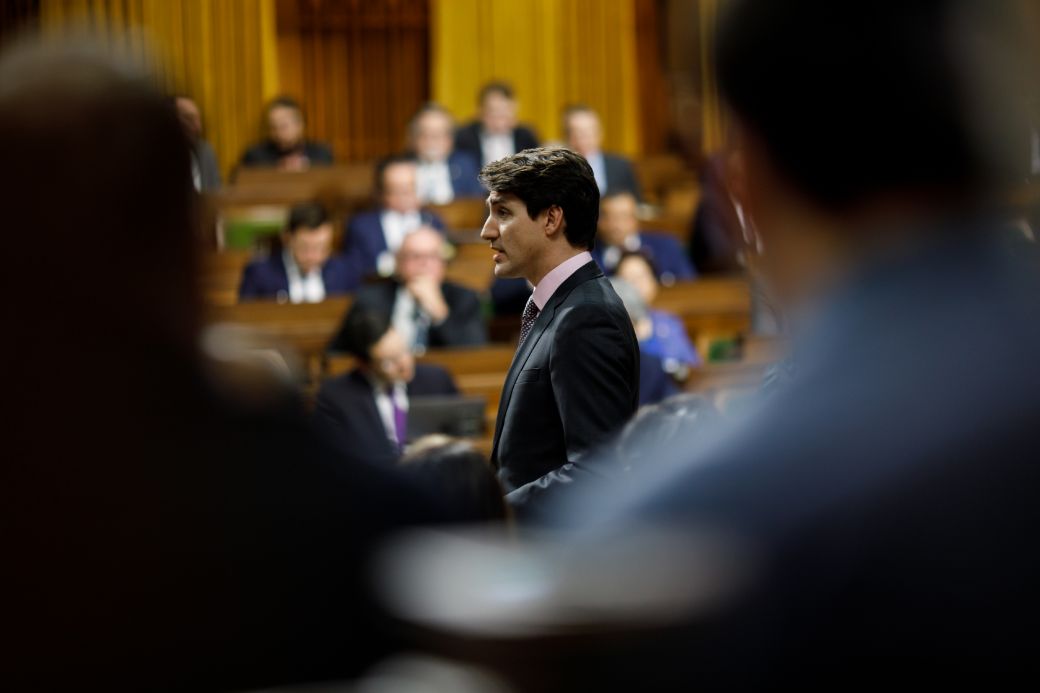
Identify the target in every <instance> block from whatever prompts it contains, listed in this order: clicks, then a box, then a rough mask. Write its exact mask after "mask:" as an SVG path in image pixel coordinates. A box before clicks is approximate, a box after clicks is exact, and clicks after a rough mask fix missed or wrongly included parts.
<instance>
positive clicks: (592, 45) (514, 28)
mask: <svg viewBox="0 0 1040 693" xmlns="http://www.w3.org/2000/svg"><path fill="white" fill-rule="evenodd" d="M633 2H634V0H495V1H494V2H488V1H487V0H431V5H430V16H431V21H430V28H431V43H430V47H431V56H430V57H431V78H432V79H431V83H432V84H431V89H432V94H433V98H434V99H435V100H436V101H438V102H440V103H441V104H443V105H444V106H446V107H447V108H448V109H450V110H451V111H452V112H454V113H455V114H456V115H457V116H458V117H459V118H460V120H468V119H469V118H470V117H472V116H474V115H475V113H476V94H477V91H478V90H479V89H480V86H481V84H483V83H484V82H487V81H488V80H491V79H503V80H506V81H508V82H510V83H511V84H512V85H513V87H514V88H515V89H516V92H517V96H518V98H519V103H520V118H521V120H523V121H525V122H527V123H530V124H532V125H534V126H535V128H537V130H538V133H539V135H540V136H541V138H542V139H543V140H556V139H560V138H561V137H562V132H561V131H560V112H561V110H562V109H563V108H564V107H565V106H566V105H567V104H569V103H573V102H578V101H580V102H583V103H587V104H589V105H590V106H592V107H593V108H595V109H596V110H597V111H599V112H600V115H601V116H602V119H603V123H604V128H605V140H604V147H605V148H607V149H610V150H613V151H619V152H622V153H625V154H629V155H637V154H639V153H640V149H641V142H640V129H639V91H638V84H637V79H636V74H637V70H636V33H635V32H636V29H635V7H634V4H633Z"/></svg>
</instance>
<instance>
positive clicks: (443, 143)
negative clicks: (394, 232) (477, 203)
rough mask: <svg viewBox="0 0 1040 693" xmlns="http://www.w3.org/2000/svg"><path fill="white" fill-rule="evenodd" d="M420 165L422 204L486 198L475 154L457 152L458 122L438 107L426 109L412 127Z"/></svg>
mask: <svg viewBox="0 0 1040 693" xmlns="http://www.w3.org/2000/svg"><path fill="white" fill-rule="evenodd" d="M408 132H409V136H410V138H411V142H412V151H413V153H414V154H415V160H416V163H417V164H418V169H417V170H416V177H417V179H418V187H419V202H420V203H421V204H435V205H443V204H447V203H449V202H451V201H452V200H454V199H455V198H457V197H482V196H483V195H484V189H483V188H481V187H480V181H478V180H477V174H478V173H479V172H480V164H479V163H478V162H477V158H476V157H475V156H474V155H473V153H472V152H466V151H461V150H453V149H454V136H455V120H454V119H453V118H452V117H451V113H449V112H448V111H447V110H446V109H445V108H443V107H442V106H439V105H437V104H435V103H430V104H427V105H425V106H423V107H422V108H421V109H420V110H419V112H418V113H416V114H415V117H414V118H412V122H411V124H410V125H409V126H408Z"/></svg>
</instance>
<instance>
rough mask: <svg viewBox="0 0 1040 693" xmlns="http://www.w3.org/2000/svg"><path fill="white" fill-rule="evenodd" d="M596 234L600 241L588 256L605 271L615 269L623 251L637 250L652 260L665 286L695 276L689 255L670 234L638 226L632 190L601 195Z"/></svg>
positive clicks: (658, 276)
mask: <svg viewBox="0 0 1040 693" xmlns="http://www.w3.org/2000/svg"><path fill="white" fill-rule="evenodd" d="M599 238H600V241H601V242H600V243H597V244H596V248H595V250H593V251H592V257H594V258H595V259H596V262H598V263H599V266H600V267H602V268H603V271H604V272H606V273H607V274H608V275H610V274H614V272H615V271H617V266H618V263H619V262H620V261H621V256H622V255H623V254H624V253H626V252H629V253H631V252H640V253H643V254H644V255H646V256H647V257H649V258H650V259H651V260H653V262H654V269H655V270H657V280H658V281H659V282H661V283H662V284H664V285H665V286H669V285H671V284H674V283H675V282H676V281H687V280H689V279H693V278H694V276H695V274H694V271H693V266H692V265H691V264H690V260H689V258H687V257H686V253H684V252H683V249H682V246H681V245H679V242H678V241H677V240H675V237H674V236H671V235H669V234H667V233H654V232H653V231H640V230H639V219H638V217H636V198H635V197H634V196H633V195H632V193H628V192H621V193H612V194H610V195H607V196H605V197H604V198H603V200H602V202H601V203H600V211H599Z"/></svg>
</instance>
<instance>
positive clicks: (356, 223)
mask: <svg viewBox="0 0 1040 693" xmlns="http://www.w3.org/2000/svg"><path fill="white" fill-rule="evenodd" d="M378 224H379V210H378V209H368V210H365V211H364V212H358V213H356V214H354V215H353V216H351V217H350V221H348V222H347V227H348V228H352V229H353V228H371V227H373V226H376V225H378Z"/></svg>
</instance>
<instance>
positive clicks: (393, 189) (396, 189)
mask: <svg viewBox="0 0 1040 693" xmlns="http://www.w3.org/2000/svg"><path fill="white" fill-rule="evenodd" d="M383 206H384V207H385V208H387V209H390V210H393V211H395V212H400V213H401V214H410V213H411V212H416V211H418V210H419V191H418V188H417V187H416V180H415V164H412V163H404V162H402V163H398V164H390V165H389V166H387V167H386V170H384V171H383Z"/></svg>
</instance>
